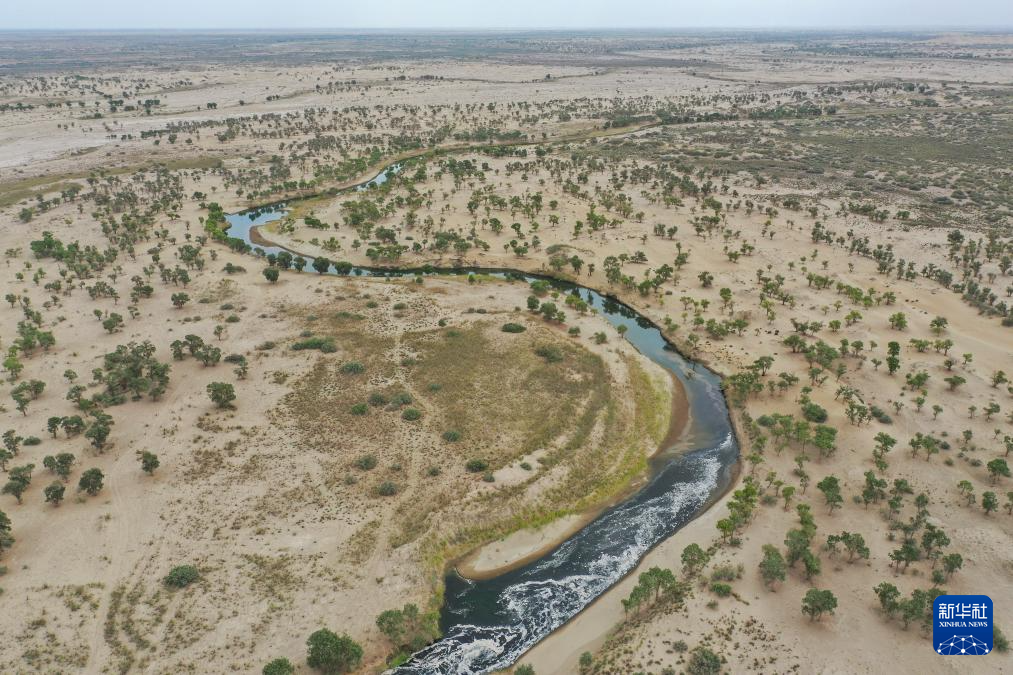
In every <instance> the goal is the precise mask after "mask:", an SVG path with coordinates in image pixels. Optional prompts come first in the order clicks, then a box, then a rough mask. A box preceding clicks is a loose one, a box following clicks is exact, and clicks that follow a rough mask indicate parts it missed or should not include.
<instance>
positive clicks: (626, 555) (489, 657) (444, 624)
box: [228, 165, 739, 675]
mask: <svg viewBox="0 0 1013 675" xmlns="http://www.w3.org/2000/svg"><path fill="white" fill-rule="evenodd" d="M396 170H397V166H396V165H395V166H394V167H392V169H390V170H385V171H383V172H381V173H380V174H378V176H377V177H376V178H374V179H373V180H371V181H369V182H367V183H363V184H362V185H360V186H357V187H356V188H355V189H359V190H363V189H369V186H370V185H371V184H380V183H383V182H384V181H385V180H387V177H388V173H389V172H390V173H393V172H394V171H396ZM284 214H285V206H284V205H283V204H278V205H273V206H269V207H264V208H261V209H257V210H251V211H244V212H242V213H238V214H234V215H230V216H228V221H229V223H230V228H229V231H228V234H229V236H231V237H237V238H240V239H243V240H244V241H245V242H246V243H248V244H250V245H251V246H255V247H258V248H260V249H263V251H264V253H265V254H267V253H275V254H277V253H279V252H281V251H282V250H283V249H282V248H280V247H277V246H265V245H258V244H255V243H254V242H253V241H251V230H252V229H253V228H254V227H256V226H258V225H262V224H264V223H267V222H270V221H272V220H277V219H278V218H280V217H282V216H283V215H284ZM469 272H481V273H484V274H493V275H494V276H499V277H504V278H509V279H516V280H522V281H525V282H530V281H533V280H535V279H538V278H545V277H539V276H537V275H531V274H526V273H522V272H517V271H514V270H502V269H496V270H487V269H454V270H433V269H429V268H426V269H420V270H385V269H379V268H367V267H361V268H353V269H352V271H351V274H353V275H357V276H400V275H414V274H447V273H455V274H466V273H469ZM550 282H551V283H552V284H553V286H554V287H555V288H556V289H557V290H559V291H560V292H564V293H576V294H579V295H580V296H581V297H582V298H583V299H584V300H585V301H587V302H588V304H589V305H590V306H591V307H594V308H595V309H597V310H598V312H599V314H600V315H601V316H603V317H604V318H605V319H606V320H607V321H608V322H609V323H610V324H612V325H613V326H620V325H622V326H626V328H627V332H626V339H627V340H629V341H630V342H631V343H632V344H633V345H634V346H635V347H636V348H637V349H638V350H639V351H640V352H641V353H642V354H643V355H644V356H646V357H647V358H649V359H651V360H652V361H654V362H655V363H658V364H659V365H660V366H661V367H663V368H665V369H666V370H667V371H669V372H671V373H673V374H674V375H675V376H676V377H678V378H679V380H680V381H681V382H682V384H683V386H684V387H685V389H686V394H687V399H688V401H689V406H690V416H689V428H688V429H687V431H686V433H685V434H684V435H683V437H682V438H681V439H680V441H679V444H678V446H677V447H673V448H663V449H662V450H661V452H659V453H658V454H657V455H655V456H654V458H652V460H651V463H650V466H651V469H650V478H649V480H648V482H647V483H646V484H645V485H644V486H643V487H642V488H640V489H639V490H637V491H636V492H635V493H634V494H632V495H631V496H630V497H628V498H627V499H625V500H624V501H622V502H620V503H619V504H617V505H615V506H613V507H611V508H609V509H607V510H605V511H604V512H603V513H601V515H599V516H598V517H597V518H595V519H594V520H593V521H591V522H590V523H588V524H587V525H586V526H585V527H584V528H583V529H581V530H580V531H579V532H577V533H576V534H574V535H573V536H572V537H570V538H569V539H567V540H566V541H565V542H563V543H562V544H561V545H559V546H558V547H556V548H555V549H554V550H552V551H550V552H549V553H547V554H546V555H544V556H543V557H541V558H539V559H538V560H535V561H532V562H530V563H528V564H526V565H524V566H523V567H519V568H517V569H514V570H511V571H509V572H506V573H504V574H502V575H500V576H497V577H494V578H492V579H486V580H481V581H471V580H468V579H464V578H462V577H461V576H459V575H458V574H456V573H454V572H451V573H450V574H449V575H448V576H447V578H446V593H445V597H444V606H443V608H442V611H441V614H440V627H441V629H442V631H443V637H442V638H441V639H439V640H437V641H436V642H434V643H433V644H431V645H429V646H428V647H426V648H424V649H422V650H421V651H419V652H417V653H416V654H414V655H413V656H412V657H411V659H410V660H409V661H408V662H407V663H405V664H403V665H401V666H399V667H398V668H396V669H394V671H393V672H394V673H397V674H398V675H422V674H426V675H429V674H442V675H450V674H461V675H464V674H470V673H487V672H491V671H494V670H498V669H502V668H506V667H508V666H510V665H511V664H513V663H515V662H516V661H517V660H518V659H520V658H521V656H522V655H523V654H524V653H525V652H526V651H527V650H528V649H530V648H531V647H532V646H533V645H534V644H535V643H537V642H538V641H539V640H541V639H543V638H545V637H546V636H547V635H549V634H550V633H551V632H552V631H554V630H556V629H557V628H559V627H560V626H562V625H563V624H564V623H566V622H567V621H568V620H570V619H571V618H573V617H574V616H575V615H576V614H577V613H578V612H580V611H581V610H582V609H584V608H585V607H587V606H588V605H589V604H590V603H591V602H592V601H593V600H594V599H595V598H597V597H599V596H600V595H601V594H602V593H604V592H605V591H606V590H607V589H608V588H609V587H610V586H612V585H613V584H615V583H616V582H617V581H619V580H620V579H622V578H623V577H624V576H625V575H626V574H628V573H629V572H631V571H632V570H633V569H634V568H635V567H636V565H637V563H638V562H639V561H640V560H641V559H642V558H643V557H644V555H645V554H646V553H647V552H648V551H650V550H651V549H652V548H653V547H654V546H656V545H657V544H659V543H660V542H662V541H663V540H665V539H666V538H668V537H670V536H671V535H672V534H674V533H675V532H676V531H677V530H679V528H681V527H682V526H684V525H685V524H686V523H688V522H689V521H690V520H692V519H693V518H694V517H695V516H697V515H699V514H700V513H701V512H702V511H703V510H704V509H705V508H706V507H707V506H708V504H709V503H710V502H711V500H712V499H713V498H714V497H715V496H716V495H718V494H720V493H721V492H722V491H723V490H724V489H725V488H726V487H727V485H728V483H729V482H730V480H731V475H732V467H733V466H734V464H735V462H736V460H737V459H738V454H739V449H738V446H737V444H736V441H735V436H734V434H733V433H732V429H731V424H730V422H729V419H728V409H727V407H726V405H725V399H724V397H723V395H722V394H721V388H720V379H719V378H718V376H717V375H715V374H714V373H712V372H711V371H709V370H707V369H706V368H704V367H702V366H700V365H696V364H693V363H692V362H690V361H688V360H687V359H684V358H683V357H682V356H681V355H680V354H679V353H678V352H676V351H675V350H674V349H673V348H672V347H671V346H670V345H669V344H668V342H667V341H666V340H665V338H664V337H663V335H662V333H661V331H660V330H659V329H658V328H657V327H656V326H654V325H653V324H652V323H651V322H650V321H649V320H647V319H646V318H644V317H643V316H641V315H640V314H639V313H637V312H636V311H635V310H633V309H632V308H630V307H629V306H627V305H624V304H622V303H620V302H618V301H616V300H614V299H611V298H608V297H606V296H603V295H601V294H600V293H598V292H597V291H594V290H592V289H589V288H585V287H583V286H579V285H575V284H572V283H568V282H562V281H558V280H550Z"/></svg>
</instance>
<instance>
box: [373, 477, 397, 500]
mask: <svg viewBox="0 0 1013 675" xmlns="http://www.w3.org/2000/svg"><path fill="white" fill-rule="evenodd" d="M397 493H398V486H397V483H395V482H393V481H389V480H385V481H384V482H382V483H380V485H379V487H377V488H376V494H378V495H380V496H381V497H393V496H394V495H396V494H397Z"/></svg>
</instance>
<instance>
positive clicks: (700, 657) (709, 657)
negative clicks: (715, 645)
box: [686, 647, 721, 675]
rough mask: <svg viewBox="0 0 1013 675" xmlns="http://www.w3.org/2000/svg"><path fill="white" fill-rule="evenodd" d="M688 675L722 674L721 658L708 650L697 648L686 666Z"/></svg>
mask: <svg viewBox="0 0 1013 675" xmlns="http://www.w3.org/2000/svg"><path fill="white" fill-rule="evenodd" d="M686 673H687V675H719V674H720V673H721V657H719V656H718V655H717V654H715V653H714V652H712V651H711V650H709V649H707V648H706V647H697V648H696V649H694V650H693V653H692V655H690V657H689V663H687V664H686Z"/></svg>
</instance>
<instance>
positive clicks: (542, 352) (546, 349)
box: [535, 345, 563, 363]
mask: <svg viewBox="0 0 1013 675" xmlns="http://www.w3.org/2000/svg"><path fill="white" fill-rule="evenodd" d="M535 354H538V356H541V357H542V358H543V359H545V360H546V361H548V362H549V363H558V362H559V361H562V360H563V352H562V351H560V349H559V347H554V346H552V345H542V346H540V347H538V348H536V349H535Z"/></svg>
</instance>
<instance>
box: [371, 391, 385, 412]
mask: <svg viewBox="0 0 1013 675" xmlns="http://www.w3.org/2000/svg"><path fill="white" fill-rule="evenodd" d="M369 405H371V406H374V407H376V408H379V407H380V406H383V405H387V397H386V396H384V395H383V394H381V393H380V392H373V393H372V394H370V395H369Z"/></svg>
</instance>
